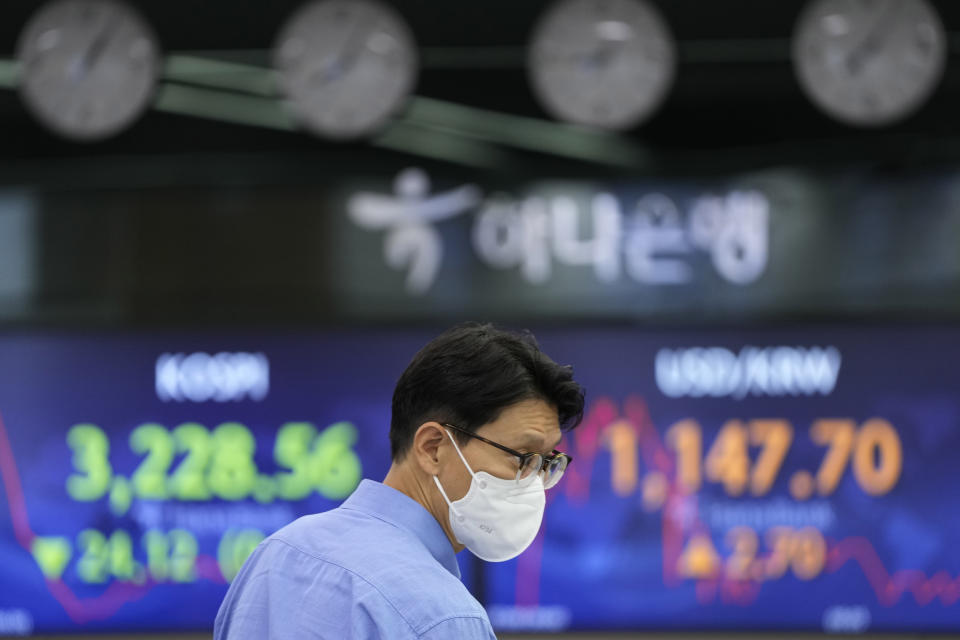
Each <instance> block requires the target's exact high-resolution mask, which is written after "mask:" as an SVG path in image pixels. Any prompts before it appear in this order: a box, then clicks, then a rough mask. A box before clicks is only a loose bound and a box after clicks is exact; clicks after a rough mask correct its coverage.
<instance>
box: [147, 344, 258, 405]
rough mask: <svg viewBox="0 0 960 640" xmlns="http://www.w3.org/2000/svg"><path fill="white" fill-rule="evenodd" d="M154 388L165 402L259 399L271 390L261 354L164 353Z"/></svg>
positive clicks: (158, 363)
mask: <svg viewBox="0 0 960 640" xmlns="http://www.w3.org/2000/svg"><path fill="white" fill-rule="evenodd" d="M156 390H157V397H158V398H160V399H161V400H163V401H164V402H171V401H173V402H208V401H211V400H212V401H214V402H236V401H240V400H247V399H249V400H254V401H260V400H263V399H264V398H266V397H267V393H268V392H269V391H270V363H269V362H268V361H267V356H265V355H264V354H262V353H242V352H240V353H217V354H215V355H210V354H208V353H203V352H197V353H190V354H184V353H164V354H162V355H161V356H160V357H159V358H157V364H156Z"/></svg>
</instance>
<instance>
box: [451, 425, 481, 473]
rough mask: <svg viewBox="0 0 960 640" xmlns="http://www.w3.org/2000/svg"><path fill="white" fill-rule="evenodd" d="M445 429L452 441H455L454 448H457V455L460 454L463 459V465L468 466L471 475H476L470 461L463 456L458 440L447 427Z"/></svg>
mask: <svg viewBox="0 0 960 640" xmlns="http://www.w3.org/2000/svg"><path fill="white" fill-rule="evenodd" d="M444 431H445V432H446V433H447V435H448V436H450V442H452V443H453V448H454V449H456V450H457V455H458V456H460V459H461V460H463V466H465V467H466V468H467V471H469V472H470V475H471V476H472V475H475V474H474V473H473V469H471V468H470V463H468V462H467V459H466V458H464V457H463V454H462V453H461V452H460V447H458V446H457V441H456V439H455V438H454V437H453V435H452V434H451V433H450V432H449V431H448V430H447V429H444Z"/></svg>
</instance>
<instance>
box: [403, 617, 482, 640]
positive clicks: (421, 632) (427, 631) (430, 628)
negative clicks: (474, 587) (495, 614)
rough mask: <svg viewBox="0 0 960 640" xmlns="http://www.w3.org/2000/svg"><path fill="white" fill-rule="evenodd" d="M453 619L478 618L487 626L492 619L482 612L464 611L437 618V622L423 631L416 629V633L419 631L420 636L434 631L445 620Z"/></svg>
mask: <svg viewBox="0 0 960 640" xmlns="http://www.w3.org/2000/svg"><path fill="white" fill-rule="evenodd" d="M451 620H477V621H479V622H482V623H484V625H485V626H487V627H489V626H490V621H489V620H487V618H486V617H484V616H482V615H480V614H478V613H471V614H468V613H462V614H457V615H450V616H447V617H445V618H441V619H439V620H437V621H436V622H434V623H433V624H431V625H430V626H428V627H426V628H424V629H423V630H422V631H420V632H418V633H417V632H416V631H415V633H417V635H418V636H423V635H424V634H426V633H429V632H430V631H432V630H433V629H434V628H436V627H439V626H440V625H441V624H443V623H444V622H449V621H451Z"/></svg>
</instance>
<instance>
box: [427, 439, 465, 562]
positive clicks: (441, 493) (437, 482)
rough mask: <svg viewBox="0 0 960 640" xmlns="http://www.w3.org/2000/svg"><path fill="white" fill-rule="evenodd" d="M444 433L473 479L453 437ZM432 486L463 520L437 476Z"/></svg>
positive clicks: (434, 477)
mask: <svg viewBox="0 0 960 640" xmlns="http://www.w3.org/2000/svg"><path fill="white" fill-rule="evenodd" d="M444 431H445V432H446V434H447V435H448V436H450V441H451V442H452V443H453V448H454V449H456V450H457V455H458V456H460V459H461V460H462V461H463V466H465V467H466V468H467V471H469V472H470V476H471V477H474V473H473V469H471V468H470V464H469V463H468V462H467V459H466V458H464V457H463V454H462V453H461V452H460V447H458V446H457V441H456V440H454V438H453V435H451V434H450V432H449V431H447V430H446V429H444ZM433 484H435V485H437V489H439V490H440V495H441V496H443V501H444V502H446V503H447V506H448V507H450V509H452V510H453V513H454V514H456V516H457V517H458V518H459V519H460V520H463V516H461V515H460V513H459V512H458V511H457V508H456V507H455V506H453V503H452V502H451V501H450V498H448V497H447V492H446V491H444V490H443V485H441V484H440V478H438V477H437V476H433ZM458 542H459V541H458ZM460 544H463V543H462V542H461V543H460Z"/></svg>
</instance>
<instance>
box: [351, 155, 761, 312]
mask: <svg viewBox="0 0 960 640" xmlns="http://www.w3.org/2000/svg"><path fill="white" fill-rule="evenodd" d="M347 214H348V217H349V219H350V220H351V221H352V222H353V223H354V224H356V225H357V226H359V227H360V228H362V229H365V230H368V231H376V232H383V233H384V234H385V235H384V245H383V255H384V261H385V262H386V264H387V265H388V266H389V267H390V268H392V269H396V270H403V271H404V272H405V273H406V279H405V286H406V290H407V291H408V292H409V293H411V294H423V293H426V292H428V291H430V289H431V288H432V287H433V285H434V283H435V282H436V280H437V277H438V276H439V274H440V272H441V270H442V267H443V258H444V247H443V242H442V238H441V235H440V232H439V231H438V228H437V225H439V224H442V223H443V222H444V221H445V220H449V219H451V218H454V217H457V216H462V215H471V216H472V230H471V239H472V245H473V246H472V250H473V252H474V254H475V255H476V258H477V259H478V260H479V261H480V262H481V263H482V264H484V265H485V266H487V267H489V268H491V269H500V270H511V271H515V272H516V273H517V274H518V276H519V277H520V278H522V279H523V280H524V281H526V282H527V283H529V284H532V285H542V284H547V283H549V282H551V280H552V279H553V278H554V277H555V272H556V266H557V265H567V266H573V267H581V268H584V269H589V270H591V271H592V274H593V276H594V278H595V279H596V281H597V283H598V284H600V285H604V284H612V283H615V282H617V281H619V280H621V279H624V278H628V279H629V280H631V281H634V282H637V283H641V284H646V285H653V286H676V285H683V284H687V283H691V282H693V281H694V280H695V271H694V268H693V267H692V265H691V264H690V260H691V257H692V256H693V255H694V254H695V253H697V252H702V253H705V254H706V255H707V256H708V258H709V262H710V263H711V265H712V267H713V269H714V270H715V271H716V273H717V274H718V275H719V276H720V277H721V278H722V279H724V280H726V281H727V282H730V283H733V284H736V285H749V284H751V283H752V282H754V281H756V280H757V279H758V278H760V277H761V276H762V275H763V273H764V271H765V269H766V266H767V261H768V248H769V247H768V245H769V218H770V203H769V201H768V199H767V197H766V196H765V195H764V194H763V193H761V192H759V191H754V190H731V191H728V192H726V193H702V194H698V195H696V196H694V197H692V198H685V199H684V200H683V202H681V201H679V199H676V198H671V197H669V196H668V195H666V194H663V193H659V192H650V193H644V194H640V195H639V197H635V198H630V199H629V200H627V199H626V198H623V197H618V196H617V195H615V194H614V193H612V192H609V191H603V190H596V191H587V192H584V191H583V190H582V189H580V190H579V191H577V193H575V194H574V193H565V192H564V191H563V190H562V188H561V189H559V190H558V189H551V190H550V192H549V193H546V192H544V193H533V194H524V195H517V194H510V193H504V192H493V193H486V192H485V191H484V189H482V188H481V187H479V186H477V185H473V184H465V185H462V186H459V187H456V188H453V189H450V190H447V191H442V192H439V193H431V181H430V177H429V176H428V175H427V174H426V173H425V172H424V171H422V170H421V169H417V168H410V169H406V170H404V171H402V172H401V173H400V174H399V175H398V176H397V177H396V179H395V181H394V185H393V193H375V192H369V191H361V192H357V193H354V194H352V195H351V196H350V197H349V199H348V201H347Z"/></svg>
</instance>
